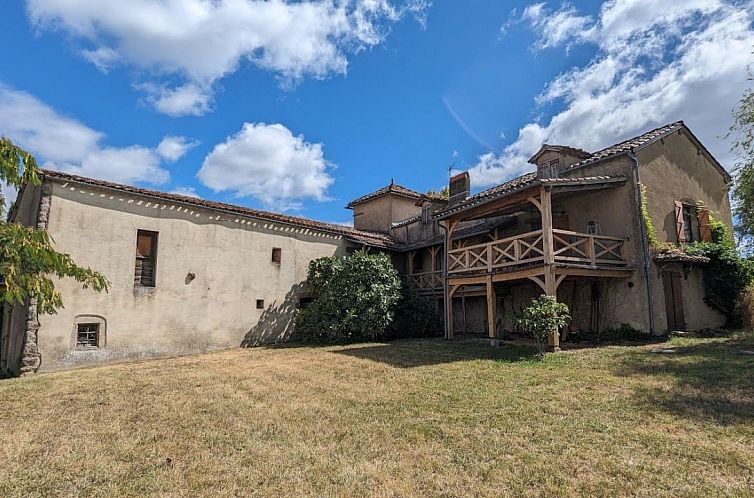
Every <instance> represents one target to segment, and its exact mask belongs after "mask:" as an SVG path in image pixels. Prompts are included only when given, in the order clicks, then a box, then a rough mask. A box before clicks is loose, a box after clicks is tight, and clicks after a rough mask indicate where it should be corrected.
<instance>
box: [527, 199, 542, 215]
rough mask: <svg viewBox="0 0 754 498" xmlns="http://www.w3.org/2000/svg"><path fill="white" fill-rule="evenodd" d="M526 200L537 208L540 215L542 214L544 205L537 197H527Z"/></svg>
mask: <svg viewBox="0 0 754 498" xmlns="http://www.w3.org/2000/svg"><path fill="white" fill-rule="evenodd" d="M526 200H527V201H529V202H531V203H532V204H534V207H536V208H537V209H538V210H539V212H540V213H541V212H542V203H541V202H539V200H537V198H536V197H534V196H532V197H527V198H526Z"/></svg>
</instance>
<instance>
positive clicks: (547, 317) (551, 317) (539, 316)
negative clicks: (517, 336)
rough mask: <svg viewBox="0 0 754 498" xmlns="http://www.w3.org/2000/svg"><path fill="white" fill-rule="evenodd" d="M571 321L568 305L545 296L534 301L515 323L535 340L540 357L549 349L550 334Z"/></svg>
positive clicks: (515, 319) (516, 318)
mask: <svg viewBox="0 0 754 498" xmlns="http://www.w3.org/2000/svg"><path fill="white" fill-rule="evenodd" d="M570 320H571V316H570V314H569V311H568V306H567V305H565V304H564V303H559V302H557V301H555V298H553V297H552V296H544V295H543V296H540V297H538V298H536V299H532V302H531V303H530V304H529V306H527V307H526V308H524V309H523V310H522V312H521V314H520V315H518V316H516V317H515V318H514V323H515V324H516V326H517V327H519V328H520V329H521V330H523V331H525V332H527V333H528V334H529V335H531V337H532V338H534V342H535V343H536V344H537V349H539V353H540V355H543V354H544V352H545V351H546V349H547V343H548V339H549V337H550V334H551V333H552V332H553V331H554V330H556V329H559V328H560V327H564V326H566V325H567V324H568V322H569V321H570Z"/></svg>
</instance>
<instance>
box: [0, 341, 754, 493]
mask: <svg viewBox="0 0 754 498" xmlns="http://www.w3.org/2000/svg"><path fill="white" fill-rule="evenodd" d="M658 347H659V346H657V345H654V346H652V345H649V346H640V347H639V346H610V347H601V348H591V349H579V350H572V351H567V352H564V353H560V354H555V355H548V357H547V358H546V359H545V360H544V361H542V362H539V361H535V360H533V354H534V351H533V349H530V348H526V347H520V346H511V345H507V346H503V347H501V348H496V349H493V348H490V347H489V346H488V345H487V344H486V342H485V341H483V340H471V339H469V340H458V341H455V342H451V343H447V342H444V341H441V340H415V341H397V342H394V343H390V344H366V345H356V346H339V347H312V348H308V347H280V348H256V349H239V350H233V351H226V352H221V353H215V354H207V355H202V356H195V357H185V358H176V359H168V360H154V361H147V362H141V363H133V364H122V365H115V366H109V367H102V368H92V369H85V370H77V371H70V372H61V373H54V374H44V375H38V376H36V377H32V378H23V379H12V380H6V381H2V382H0V399H2V400H3V406H2V417H0V433H1V434H2V442H0V461H1V462H3V464H2V465H0V496H59V495H72V496H85V495H89V496H122V495H130V496H143V495H145V494H150V495H162V496H202V495H212V496H237V495H244V496H246V495H258V496H281V495H286V496H303V495H318V496H321V495H327V496H363V495H374V496H470V495H476V496H501V495H521V494H529V495H550V496H563V495H590V496H595V495H597V496H615V495H645V496H663V495H665V496H678V495H696V496H714V495H754V355H748V354H745V351H748V350H751V349H754V340H753V339H752V337H751V336H749V335H740V336H736V337H733V338H725V339H674V340H673V341H672V342H670V343H666V344H663V345H662V346H661V347H663V348H671V349H674V350H675V352H674V353H672V354H656V353H653V352H652V351H653V350H654V349H657V348H658Z"/></svg>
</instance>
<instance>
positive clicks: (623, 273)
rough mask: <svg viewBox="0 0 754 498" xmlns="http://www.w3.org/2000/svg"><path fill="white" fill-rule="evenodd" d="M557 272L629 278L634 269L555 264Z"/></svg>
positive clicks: (584, 275)
mask: <svg viewBox="0 0 754 498" xmlns="http://www.w3.org/2000/svg"><path fill="white" fill-rule="evenodd" d="M556 268H557V272H558V274H560V275H571V276H574V277H605V278H629V277H631V276H632V275H633V273H634V270H626V269H624V268H621V269H620V270H603V269H599V268H568V267H563V266H557V267H556Z"/></svg>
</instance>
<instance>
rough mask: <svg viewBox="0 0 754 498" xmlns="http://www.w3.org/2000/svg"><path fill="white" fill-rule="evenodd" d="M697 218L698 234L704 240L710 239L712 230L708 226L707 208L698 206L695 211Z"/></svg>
mask: <svg viewBox="0 0 754 498" xmlns="http://www.w3.org/2000/svg"><path fill="white" fill-rule="evenodd" d="M696 216H697V219H698V220H699V236H700V237H701V239H702V240H703V241H704V242H711V241H712V230H711V229H710V226H709V209H707V208H702V207H700V208H699V209H698V210H697V212H696Z"/></svg>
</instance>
